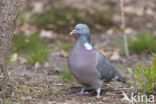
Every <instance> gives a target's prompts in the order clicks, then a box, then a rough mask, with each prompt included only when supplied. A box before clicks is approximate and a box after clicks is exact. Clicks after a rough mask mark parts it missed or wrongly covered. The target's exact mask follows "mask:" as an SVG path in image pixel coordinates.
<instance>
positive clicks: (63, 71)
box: [59, 68, 74, 81]
mask: <svg viewBox="0 0 156 104" xmlns="http://www.w3.org/2000/svg"><path fill="white" fill-rule="evenodd" d="M59 75H60V76H61V78H62V79H63V80H64V81H74V78H73V76H72V74H71V72H70V71H69V69H67V68H62V69H61V70H60V72H59Z"/></svg>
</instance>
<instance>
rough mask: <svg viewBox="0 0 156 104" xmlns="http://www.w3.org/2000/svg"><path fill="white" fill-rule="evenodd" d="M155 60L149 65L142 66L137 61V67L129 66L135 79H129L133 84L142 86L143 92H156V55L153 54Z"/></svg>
mask: <svg viewBox="0 0 156 104" xmlns="http://www.w3.org/2000/svg"><path fill="white" fill-rule="evenodd" d="M153 56H154V60H153V62H152V63H151V64H150V65H149V66H148V67H146V66H143V67H141V65H140V63H139V62H138V63H137V66H136V68H134V69H132V68H128V71H129V72H130V73H131V75H132V77H133V78H134V81H129V82H130V83H131V84H133V85H136V86H138V87H139V88H141V92H143V93H154V94H156V55H155V54H153Z"/></svg>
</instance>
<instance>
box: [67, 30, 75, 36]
mask: <svg viewBox="0 0 156 104" xmlns="http://www.w3.org/2000/svg"><path fill="white" fill-rule="evenodd" d="M74 34H77V31H76V30H75V29H74V30H72V31H71V32H70V33H69V35H70V36H71V35H74Z"/></svg>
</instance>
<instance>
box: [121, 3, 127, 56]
mask: <svg viewBox="0 0 156 104" xmlns="http://www.w3.org/2000/svg"><path fill="white" fill-rule="evenodd" d="M120 8H121V20H122V26H121V31H122V33H123V35H124V49H125V54H126V57H127V58H128V59H129V50H128V42H127V34H126V33H125V28H126V25H125V14H124V1H123V0H120Z"/></svg>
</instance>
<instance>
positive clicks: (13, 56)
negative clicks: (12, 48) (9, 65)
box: [10, 53, 18, 62]
mask: <svg viewBox="0 0 156 104" xmlns="http://www.w3.org/2000/svg"><path fill="white" fill-rule="evenodd" d="M17 60H18V54H17V53H14V54H13V55H12V56H11V58H10V62H16V61H17Z"/></svg>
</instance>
